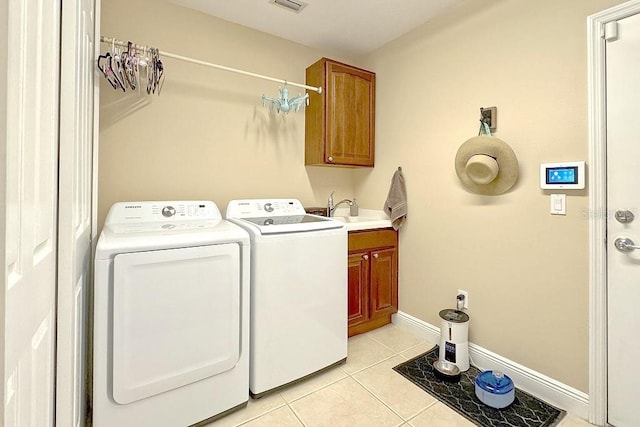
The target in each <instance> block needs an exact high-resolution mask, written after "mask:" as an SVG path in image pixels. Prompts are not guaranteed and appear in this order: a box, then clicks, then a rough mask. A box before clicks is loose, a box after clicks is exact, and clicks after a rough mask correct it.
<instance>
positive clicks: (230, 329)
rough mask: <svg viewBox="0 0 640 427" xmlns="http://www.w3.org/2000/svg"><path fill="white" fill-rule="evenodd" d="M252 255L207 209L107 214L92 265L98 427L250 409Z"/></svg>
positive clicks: (245, 239) (163, 426)
mask: <svg viewBox="0 0 640 427" xmlns="http://www.w3.org/2000/svg"><path fill="white" fill-rule="evenodd" d="M249 256H250V240H249V236H248V234H247V233H246V232H245V231H244V230H243V229H242V228H240V227H238V226H236V225H235V224H232V223H230V222H229V221H225V220H224V219H222V216H221V215H220V211H219V210H218V208H217V206H216V205H215V204H214V203H213V202H207V201H205V202H200V201H177V202H132V203H116V204H115V205H113V206H112V207H111V210H110V211H109V214H108V216H107V218H106V220H105V224H104V229H103V230H102V234H101V235H100V238H99V240H98V244H97V248H96V258H95V280H94V348H93V363H94V366H93V425H94V426H95V427H115V426H118V427H134V426H135V427H139V426H153V427H185V426H188V425H191V424H195V423H198V422H200V421H203V420H206V419H210V418H213V417H216V416H220V415H221V414H225V413H226V412H228V411H231V410H234V409H237V408H240V407H242V406H244V405H245V404H246V403H247V401H248V398H249V392H248V385H249V274H250V268H249Z"/></svg>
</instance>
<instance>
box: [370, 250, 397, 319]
mask: <svg viewBox="0 0 640 427" xmlns="http://www.w3.org/2000/svg"><path fill="white" fill-rule="evenodd" d="M397 256H398V252H397V250H396V249H395V248H389V249H380V250H374V251H372V252H371V318H372V319H375V318H377V317H388V316H390V315H391V314H393V313H396V312H397V311H398V285H397V283H398V260H397Z"/></svg>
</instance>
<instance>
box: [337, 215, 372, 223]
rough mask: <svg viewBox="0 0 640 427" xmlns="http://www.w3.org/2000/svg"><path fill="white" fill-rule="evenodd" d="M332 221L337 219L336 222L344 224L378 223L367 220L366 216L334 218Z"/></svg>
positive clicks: (370, 219)
mask: <svg viewBox="0 0 640 427" xmlns="http://www.w3.org/2000/svg"><path fill="white" fill-rule="evenodd" d="M333 219H337V220H338V221H342V222H344V223H345V224H346V223H352V222H371V221H379V220H378V219H376V218H369V217H366V216H334V217H333Z"/></svg>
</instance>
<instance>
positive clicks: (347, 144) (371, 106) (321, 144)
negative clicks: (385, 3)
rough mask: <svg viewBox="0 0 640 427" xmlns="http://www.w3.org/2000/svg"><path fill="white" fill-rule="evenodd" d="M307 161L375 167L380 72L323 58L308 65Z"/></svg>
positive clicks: (309, 164) (315, 163) (306, 162)
mask: <svg viewBox="0 0 640 427" xmlns="http://www.w3.org/2000/svg"><path fill="white" fill-rule="evenodd" d="M306 84H308V85H311V86H319V87H322V89H323V91H322V93H321V94H319V93H317V92H311V91H310V92H309V98H310V99H309V106H308V107H307V108H306V112H305V165H307V166H319V165H324V166H326V165H333V166H351V167H356V166H365V167H373V163H374V154H375V93H376V75H375V73H372V72H370V71H366V70H363V69H361V68H357V67H353V66H351V65H347V64H343V63H341V62H337V61H333V60H331V59H327V58H322V59H320V60H319V61H318V62H316V63H315V64H313V65H311V66H309V67H308V68H307V77H306Z"/></svg>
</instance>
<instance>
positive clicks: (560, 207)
mask: <svg viewBox="0 0 640 427" xmlns="http://www.w3.org/2000/svg"><path fill="white" fill-rule="evenodd" d="M566 214H567V195H566V194H552V195H551V215H566Z"/></svg>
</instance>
